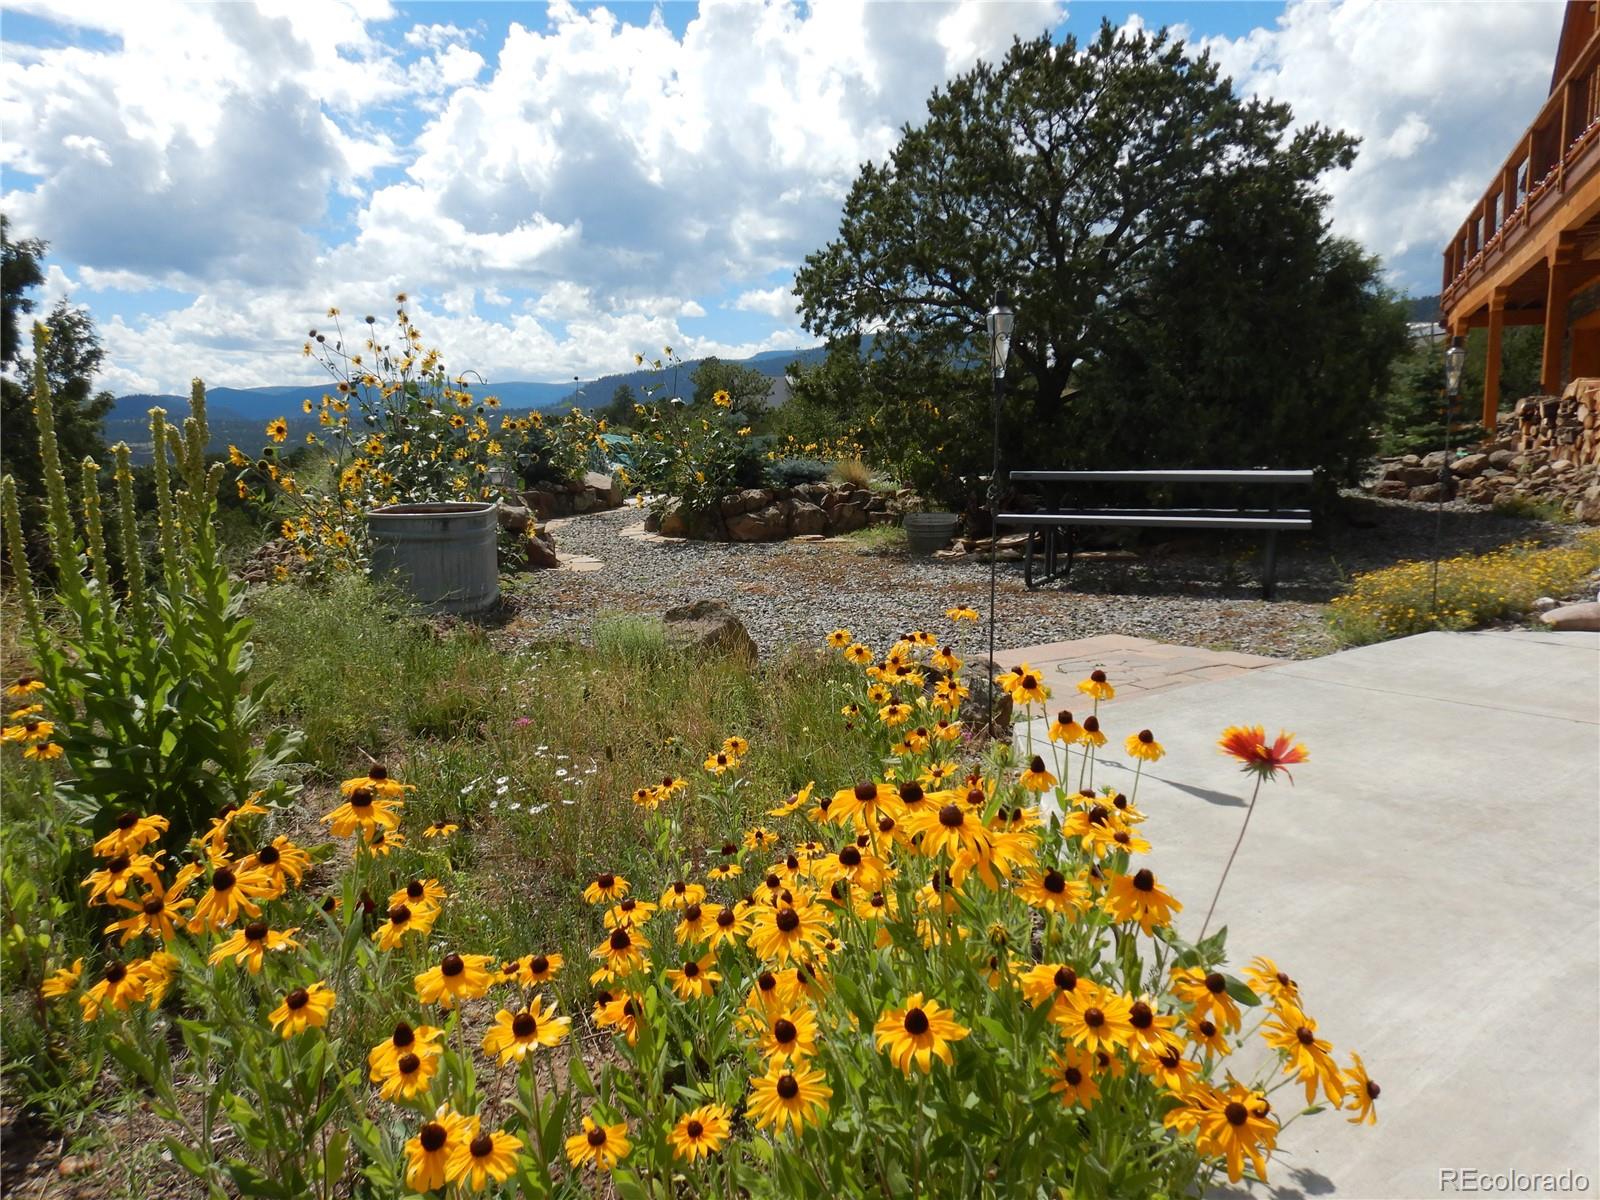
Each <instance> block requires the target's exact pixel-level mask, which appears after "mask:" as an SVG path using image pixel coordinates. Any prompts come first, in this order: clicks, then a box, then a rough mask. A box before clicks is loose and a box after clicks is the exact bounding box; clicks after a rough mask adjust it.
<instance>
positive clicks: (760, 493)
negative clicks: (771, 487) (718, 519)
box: [717, 488, 776, 517]
mask: <svg viewBox="0 0 1600 1200" xmlns="http://www.w3.org/2000/svg"><path fill="white" fill-rule="evenodd" d="M775 498H776V497H775V495H774V494H773V493H772V492H770V491H768V490H767V489H766V488H745V489H744V490H743V491H742V492H729V493H728V494H727V495H726V496H724V497H723V498H722V499H721V500H719V501H718V502H717V507H718V508H720V509H721V510H722V515H723V516H724V517H736V516H738V515H739V514H741V513H749V512H755V511H756V509H758V508H762V507H765V506H766V505H768V504H771V503H772V501H773V500H774V499H775Z"/></svg>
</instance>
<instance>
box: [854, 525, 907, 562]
mask: <svg viewBox="0 0 1600 1200" xmlns="http://www.w3.org/2000/svg"><path fill="white" fill-rule="evenodd" d="M844 539H845V541H847V542H849V543H850V548H851V549H852V550H854V551H855V553H857V554H869V555H884V556H888V555H895V554H905V553H906V531H905V530H904V529H903V528H901V527H900V526H899V525H868V526H867V527H866V528H865V529H857V530H856V531H855V532H854V533H847V534H845V535H844Z"/></svg>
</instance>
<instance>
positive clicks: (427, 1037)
mask: <svg viewBox="0 0 1600 1200" xmlns="http://www.w3.org/2000/svg"><path fill="white" fill-rule="evenodd" d="M443 1036H444V1030H442V1029H437V1028H435V1027H434V1026H432V1025H418V1026H416V1027H415V1028H413V1027H412V1026H410V1025H409V1024H407V1023H406V1022H404V1021H401V1022H399V1023H398V1024H396V1025H395V1027H394V1032H393V1033H391V1034H390V1035H389V1036H388V1037H386V1038H384V1039H383V1041H381V1042H379V1043H378V1044H377V1045H376V1046H374V1047H373V1048H372V1049H371V1050H369V1051H368V1052H367V1078H368V1079H370V1080H371V1081H372V1082H373V1083H382V1082H383V1081H384V1080H385V1079H387V1078H388V1077H389V1076H391V1075H393V1074H394V1073H395V1070H396V1065H397V1064H398V1063H399V1061H400V1060H401V1059H402V1058H404V1057H405V1056H406V1055H407V1054H415V1055H418V1056H420V1057H424V1058H426V1057H430V1056H432V1055H436V1054H441V1053H443V1047H441V1046H439V1045H437V1042H438V1041H439V1039H440V1038H441V1037H443Z"/></svg>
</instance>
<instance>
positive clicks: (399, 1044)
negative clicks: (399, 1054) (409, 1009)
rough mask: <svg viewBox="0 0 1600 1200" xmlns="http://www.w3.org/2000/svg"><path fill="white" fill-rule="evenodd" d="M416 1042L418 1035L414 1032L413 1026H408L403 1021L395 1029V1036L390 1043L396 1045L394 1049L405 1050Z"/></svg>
mask: <svg viewBox="0 0 1600 1200" xmlns="http://www.w3.org/2000/svg"><path fill="white" fill-rule="evenodd" d="M416 1040H417V1035H416V1033H415V1032H413V1030H412V1028H411V1026H409V1025H407V1024H406V1023H405V1022H404V1021H401V1022H400V1024H398V1025H396V1026H395V1027H394V1034H393V1035H392V1036H391V1037H390V1041H392V1042H393V1043H394V1048H395V1049H396V1050H404V1049H405V1048H406V1047H407V1046H409V1045H411V1044H413V1043H414V1042H415V1041H416Z"/></svg>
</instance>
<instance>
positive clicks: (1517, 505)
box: [1494, 492, 1573, 525]
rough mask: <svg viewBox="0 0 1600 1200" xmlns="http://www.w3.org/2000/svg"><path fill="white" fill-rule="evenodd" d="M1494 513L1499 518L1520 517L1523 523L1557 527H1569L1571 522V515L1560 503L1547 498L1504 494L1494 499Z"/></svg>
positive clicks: (1510, 493)
mask: <svg viewBox="0 0 1600 1200" xmlns="http://www.w3.org/2000/svg"><path fill="white" fill-rule="evenodd" d="M1494 511H1495V512H1497V513H1499V514H1500V515H1501V516H1506V517H1521V518H1522V519H1523V520H1525V521H1551V522H1554V523H1556V524H1558V525H1570V524H1572V522H1573V516H1572V514H1571V513H1569V512H1568V511H1567V510H1566V509H1564V508H1562V507H1561V503H1560V501H1558V500H1552V499H1550V498H1549V497H1547V496H1528V495H1523V494H1519V493H1517V492H1508V493H1504V494H1502V495H1499V496H1496V497H1495V499H1494Z"/></svg>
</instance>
